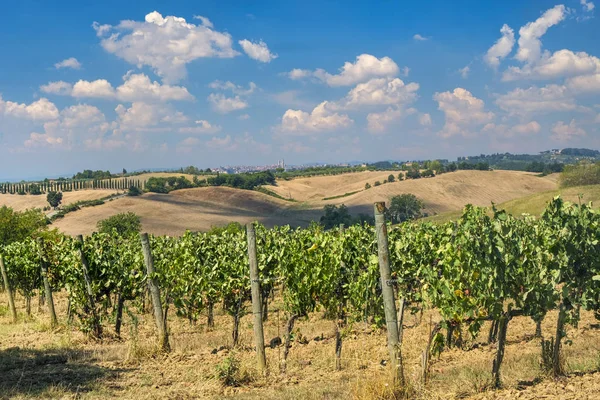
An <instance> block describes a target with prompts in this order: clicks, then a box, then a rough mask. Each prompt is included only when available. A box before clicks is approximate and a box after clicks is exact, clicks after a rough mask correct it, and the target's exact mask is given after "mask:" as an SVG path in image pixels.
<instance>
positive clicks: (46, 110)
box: [0, 96, 59, 121]
mask: <svg viewBox="0 0 600 400" xmlns="http://www.w3.org/2000/svg"><path fill="white" fill-rule="evenodd" d="M0 114H4V115H6V116H11V117H15V118H23V119H29V120H32V121H50V120H53V119H56V118H58V116H59V111H58V108H56V105H54V103H52V102H51V101H50V100H48V99H46V98H45V97H42V98H41V99H38V100H36V101H34V102H32V103H31V104H24V103H15V102H13V101H4V100H3V99H2V96H0Z"/></svg>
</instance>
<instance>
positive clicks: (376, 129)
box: [367, 107, 404, 133]
mask: <svg viewBox="0 0 600 400" xmlns="http://www.w3.org/2000/svg"><path fill="white" fill-rule="evenodd" d="M403 114H404V113H403V110H402V109H400V108H398V107H388V109H387V110H385V111H383V112H380V113H370V114H368V115H367V128H368V129H369V131H370V132H371V133H381V132H384V131H385V130H386V129H387V126H388V125H389V124H390V123H392V122H394V121H396V120H398V119H400V118H401V117H402V116H403Z"/></svg>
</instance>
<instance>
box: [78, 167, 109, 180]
mask: <svg viewBox="0 0 600 400" xmlns="http://www.w3.org/2000/svg"><path fill="white" fill-rule="evenodd" d="M112 177H113V175H112V174H111V173H110V171H100V170H98V171H92V170H90V169H86V170H84V171H83V172H78V173H76V174H75V175H73V180H82V179H108V178H112Z"/></svg>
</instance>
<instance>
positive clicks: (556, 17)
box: [515, 4, 567, 63]
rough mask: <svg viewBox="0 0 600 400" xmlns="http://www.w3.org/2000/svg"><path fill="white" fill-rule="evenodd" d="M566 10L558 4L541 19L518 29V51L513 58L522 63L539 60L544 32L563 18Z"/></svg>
mask: <svg viewBox="0 0 600 400" xmlns="http://www.w3.org/2000/svg"><path fill="white" fill-rule="evenodd" d="M566 12H567V10H566V8H565V6H564V5H562V4H560V5H557V6H555V7H554V8H551V9H549V10H547V11H546V12H545V13H544V14H543V15H542V16H541V17H539V18H538V19H537V20H535V21H533V22H529V23H527V24H526V25H524V26H523V27H521V29H519V49H518V51H517V55H516V56H515V58H516V59H517V60H519V61H522V62H529V63H532V62H535V61H537V60H538V59H539V58H540V55H541V47H542V42H541V40H540V38H541V37H542V36H543V35H544V34H545V33H546V31H547V30H548V29H549V28H550V27H552V26H554V25H556V24H558V23H559V22H561V21H562V20H563V19H564V18H565V14H566Z"/></svg>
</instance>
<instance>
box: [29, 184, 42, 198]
mask: <svg viewBox="0 0 600 400" xmlns="http://www.w3.org/2000/svg"><path fill="white" fill-rule="evenodd" d="M29 194H31V195H34V196H39V195H41V194H42V189H41V188H40V185H37V184H35V183H34V184H32V185H30V186H29Z"/></svg>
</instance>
